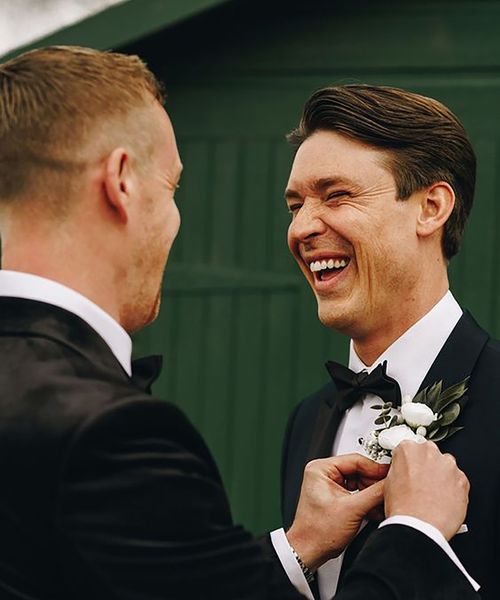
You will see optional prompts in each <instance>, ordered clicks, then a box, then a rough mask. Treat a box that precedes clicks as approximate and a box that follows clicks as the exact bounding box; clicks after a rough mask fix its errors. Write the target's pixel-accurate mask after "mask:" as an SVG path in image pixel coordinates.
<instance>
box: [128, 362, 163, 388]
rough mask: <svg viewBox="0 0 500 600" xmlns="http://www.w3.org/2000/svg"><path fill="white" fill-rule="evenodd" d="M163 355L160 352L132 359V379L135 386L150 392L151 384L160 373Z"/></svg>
mask: <svg viewBox="0 0 500 600" xmlns="http://www.w3.org/2000/svg"><path fill="white" fill-rule="evenodd" d="M162 364H163V357H162V356H161V355H160V354H153V355H152V356H144V357H142V358H136V359H135V360H133V361H132V375H131V376H130V377H131V379H132V381H133V382H134V383H135V385H136V386H137V387H140V388H141V389H142V390H144V391H145V392H147V393H148V394H150V393H151V386H152V385H153V383H154V382H155V381H156V380H157V379H158V377H159V376H160V373H161V367H162Z"/></svg>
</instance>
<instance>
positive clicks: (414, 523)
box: [379, 515, 481, 592]
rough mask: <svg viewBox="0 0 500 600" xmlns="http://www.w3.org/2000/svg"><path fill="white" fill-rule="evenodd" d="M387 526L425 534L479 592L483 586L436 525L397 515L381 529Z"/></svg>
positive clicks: (390, 518) (384, 522)
mask: <svg viewBox="0 0 500 600" xmlns="http://www.w3.org/2000/svg"><path fill="white" fill-rule="evenodd" d="M386 525H407V526H408V527H413V529H417V530H418V531H420V532H421V533H423V534H425V535H426V536H427V537H430V538H431V540H433V541H434V542H435V543H436V544H437V545H438V546H439V547H440V548H441V549H442V550H443V551H444V552H446V554H447V555H448V556H449V558H450V559H451V560H452V561H453V562H454V563H455V565H456V566H457V567H458V568H459V569H460V570H461V571H462V573H463V574H464V575H465V577H467V579H468V580H469V583H470V584H471V585H472V587H473V588H474V590H475V591H476V592H477V591H478V590H479V588H480V587H481V586H480V585H479V584H478V583H477V581H475V580H474V579H472V577H471V576H470V575H469V573H467V571H466V570H465V567H464V566H463V565H462V563H461V562H460V560H459V559H458V556H457V555H456V554H455V552H453V550H452V549H451V546H450V544H448V542H447V541H446V538H445V537H444V535H443V534H442V533H441V532H440V531H439V529H437V528H436V527H434V525H431V524H430V523H426V522H425V521H421V520H420V519H417V518H416V517H408V516H404V515H395V516H393V517H389V518H388V519H386V520H385V521H382V523H380V525H379V527H384V526H386Z"/></svg>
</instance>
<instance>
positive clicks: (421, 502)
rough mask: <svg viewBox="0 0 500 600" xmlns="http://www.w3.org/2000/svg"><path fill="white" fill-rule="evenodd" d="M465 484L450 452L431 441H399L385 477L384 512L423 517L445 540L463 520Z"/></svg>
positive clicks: (465, 507) (467, 487)
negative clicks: (447, 452)
mask: <svg viewBox="0 0 500 600" xmlns="http://www.w3.org/2000/svg"><path fill="white" fill-rule="evenodd" d="M469 487H470V486H469V481H468V479H467V477H466V476H465V475H464V473H462V471H460V469H459V468H458V467H457V464H456V462H455V459H454V458H453V456H451V454H441V452H440V451H439V449H438V447H437V446H436V445H435V444H434V443H432V442H425V443H424V444H416V443H415V442H408V441H406V442H401V444H399V445H398V447H397V448H396V449H395V450H394V451H393V453H392V465H391V469H390V471H389V474H388V476H387V479H386V481H385V490H384V496H385V514H386V516H387V517H391V516H393V515H406V516H410V517H416V518H417V519H421V520H422V521H426V522H427V523H430V524H431V525H434V527H437V529H439V531H441V533H442V534H443V535H444V537H445V538H446V539H447V540H449V539H450V538H452V537H453V536H454V535H455V533H456V532H457V531H458V529H459V527H460V525H461V524H462V523H463V522H464V519H465V514H466V511H467V503H468V498H469Z"/></svg>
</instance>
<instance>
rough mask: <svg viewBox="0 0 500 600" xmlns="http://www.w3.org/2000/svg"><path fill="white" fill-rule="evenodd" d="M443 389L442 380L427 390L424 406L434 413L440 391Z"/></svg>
mask: <svg viewBox="0 0 500 600" xmlns="http://www.w3.org/2000/svg"><path fill="white" fill-rule="evenodd" d="M442 387H443V380H442V379H441V380H439V381H436V383H434V384H433V385H431V386H430V387H429V388H427V393H426V398H425V404H427V406H428V407H429V408H431V409H432V411H433V412H436V408H435V407H436V406H437V404H438V402H439V397H440V396H441V389H442Z"/></svg>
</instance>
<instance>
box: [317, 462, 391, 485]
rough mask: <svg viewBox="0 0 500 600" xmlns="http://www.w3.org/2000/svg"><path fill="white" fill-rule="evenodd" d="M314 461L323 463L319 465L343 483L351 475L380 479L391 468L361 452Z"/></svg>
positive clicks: (332, 477) (334, 478)
mask: <svg viewBox="0 0 500 600" xmlns="http://www.w3.org/2000/svg"><path fill="white" fill-rule="evenodd" d="M314 462H318V463H320V462H321V463H323V464H322V465H318V467H319V468H323V469H325V471H326V472H328V475H329V476H330V478H331V479H333V480H334V481H335V482H336V483H339V484H341V485H342V484H343V481H345V480H346V479H349V478H350V476H351V475H357V476H358V477H360V478H361V477H362V478H366V479H371V480H374V481H378V480H379V479H383V478H384V477H385V476H386V475H387V471H388V470H389V465H381V464H379V463H376V462H375V461H373V460H370V459H369V458H366V457H365V456H362V455H361V454H342V455H340V456H334V457H332V458H324V459H319V460H318V461H314Z"/></svg>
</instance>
